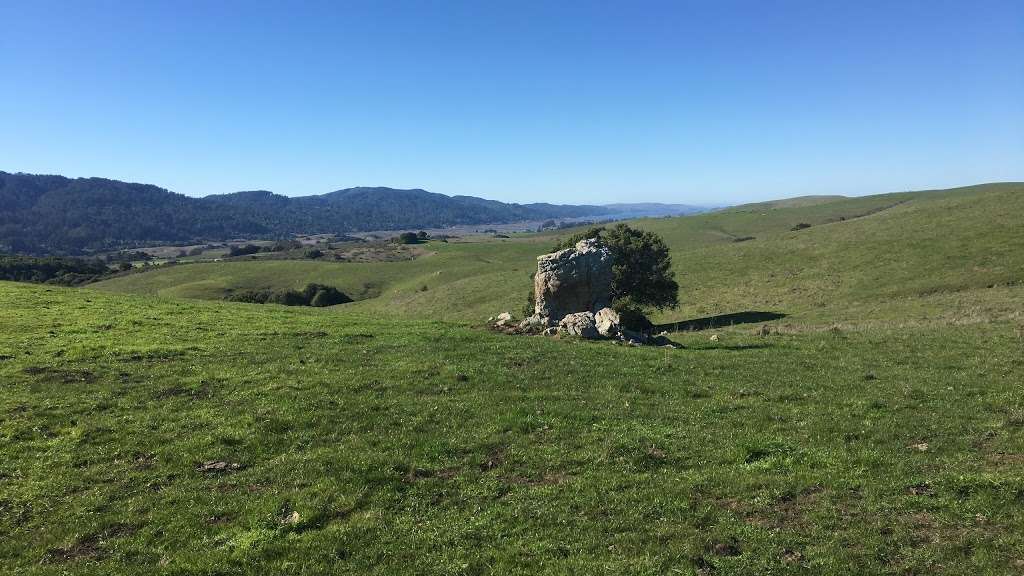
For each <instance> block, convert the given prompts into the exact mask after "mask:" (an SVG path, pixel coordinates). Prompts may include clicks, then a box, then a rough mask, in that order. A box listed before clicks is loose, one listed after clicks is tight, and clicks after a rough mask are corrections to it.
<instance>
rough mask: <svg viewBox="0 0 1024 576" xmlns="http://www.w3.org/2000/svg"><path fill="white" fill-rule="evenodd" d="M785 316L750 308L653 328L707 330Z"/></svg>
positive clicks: (674, 330)
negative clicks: (749, 309) (745, 310)
mask: <svg viewBox="0 0 1024 576" xmlns="http://www.w3.org/2000/svg"><path fill="white" fill-rule="evenodd" d="M785 317H786V315H785V314H782V313H779V312H758V311H754V310H751V311H747V312H733V313H732V314H719V315H718V316H708V317H706V318H694V319H693V320H682V321H680V322H669V323H667V324H657V325H655V326H654V329H655V331H662V330H667V331H669V332H690V331H695V330H709V329H711V328H722V327H725V326H735V325H736V324H755V323H757V322H769V321H771V320H778V319H780V318H785Z"/></svg>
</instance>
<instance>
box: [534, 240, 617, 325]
mask: <svg viewBox="0 0 1024 576" xmlns="http://www.w3.org/2000/svg"><path fill="white" fill-rule="evenodd" d="M611 290H612V254H611V252H610V251H609V250H608V249H607V248H604V247H603V246H601V245H600V243H599V242H598V241H597V239H593V238H591V239H587V240H581V241H579V242H577V243H576V246H574V247H572V248H566V249H565V250H559V251H558V252H554V253H551V254H544V255H543V256H538V257H537V274H536V276H534V279H533V292H534V299H535V308H534V310H535V312H536V315H537V316H539V317H541V318H545V319H547V321H548V323H550V324H555V323H558V322H560V321H561V320H562V318H565V316H566V315H568V314H573V313H576V312H590V313H591V314H593V313H594V312H597V311H598V310H601V309H602V308H606V307H608V305H609V304H611Z"/></svg>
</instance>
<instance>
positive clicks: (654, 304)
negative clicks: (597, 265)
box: [555, 224, 679, 309]
mask: <svg viewBox="0 0 1024 576" xmlns="http://www.w3.org/2000/svg"><path fill="white" fill-rule="evenodd" d="M587 238H597V239H598V240H600V242H601V244H602V245H604V246H605V247H607V248H608V250H610V251H611V253H612V257H613V258H614V264H613V266H612V302H615V301H617V300H619V299H622V298H629V299H630V301H631V302H632V303H633V304H634V305H637V306H640V307H643V308H657V309H665V308H675V307H677V306H679V284H678V283H677V282H676V280H675V273H674V272H673V271H672V257H671V255H669V250H668V246H667V245H666V244H665V241H664V240H662V238H661V236H658V235H657V234H655V233H653V232H647V231H645V230H637V229H636V228H631V227H630V226H628V225H626V224H616V225H615V226H612V227H611V228H605V227H604V226H599V227H593V228H589V229H588V230H586V231H584V232H581V233H579V234H575V235H573V236H570V237H569V238H567V239H565V240H564V241H562V242H561V243H559V244H558V245H557V246H555V250H563V249H565V248H569V247H571V246H575V245H576V243H577V242H579V241H580V240H584V239H587Z"/></svg>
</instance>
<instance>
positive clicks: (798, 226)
mask: <svg viewBox="0 0 1024 576" xmlns="http://www.w3.org/2000/svg"><path fill="white" fill-rule="evenodd" d="M810 227H811V225H810V224H808V223H806V222H801V223H799V224H797V225H796V226H793V227H792V228H790V229H789V231H790V232H796V231H797V230H803V229H805V228H810Z"/></svg>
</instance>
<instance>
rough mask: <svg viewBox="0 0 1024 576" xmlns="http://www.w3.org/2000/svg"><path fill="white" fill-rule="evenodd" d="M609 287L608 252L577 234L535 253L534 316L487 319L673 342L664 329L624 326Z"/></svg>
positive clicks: (508, 325) (506, 326)
mask: <svg viewBox="0 0 1024 576" xmlns="http://www.w3.org/2000/svg"><path fill="white" fill-rule="evenodd" d="M611 291H612V255H611V252H610V251H609V250H608V249H607V248H605V247H603V246H601V244H600V242H599V241H598V240H597V239H587V240H581V241H579V242H577V243H576V245H575V246H573V247H572V248H566V249H565V250H559V251H558V252H554V253H551V254H544V255H543V256H538V257H537V274H536V275H535V276H534V280H533V297H534V314H533V316H530V317H528V318H525V319H523V320H522V321H520V322H518V323H516V322H514V321H513V319H512V315H511V314H510V313H508V312H504V313H502V314H499V315H498V316H497V317H492V318H490V319H489V323H490V324H491V326H492V327H493V328H494V329H495V330H500V331H503V332H507V333H511V334H544V335H545V336H553V335H556V334H565V335H568V336H577V337H580V338H586V339H588V340H592V339H600V338H607V339H612V340H616V341H618V342H619V343H623V344H631V345H636V346H639V345H643V344H648V345H659V346H675V344H673V343H672V342H671V340H668V338H666V337H665V335H664V334H661V335H658V336H651V335H650V334H648V333H645V332H634V331H631V330H627V329H625V328H624V327H623V326H622V325H621V322H622V321H621V319H620V318H619V313H618V312H616V311H615V310H614V309H612V308H611V307H610V306H611Z"/></svg>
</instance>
